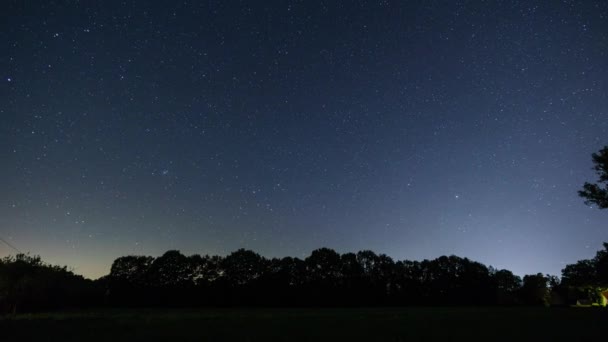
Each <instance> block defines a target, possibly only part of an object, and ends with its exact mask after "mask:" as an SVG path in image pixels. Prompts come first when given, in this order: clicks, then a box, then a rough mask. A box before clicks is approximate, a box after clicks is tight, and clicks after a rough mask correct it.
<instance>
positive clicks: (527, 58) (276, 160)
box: [0, 0, 608, 278]
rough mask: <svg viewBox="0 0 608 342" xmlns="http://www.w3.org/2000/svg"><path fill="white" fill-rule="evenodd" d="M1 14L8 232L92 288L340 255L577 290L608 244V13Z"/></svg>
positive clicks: (31, 4)
mask: <svg viewBox="0 0 608 342" xmlns="http://www.w3.org/2000/svg"><path fill="white" fill-rule="evenodd" d="M1 12H2V15H1V17H2V20H0V28H1V29H0V41H1V44H2V45H1V46H2V48H1V49H0V51H1V52H0V76H1V79H0V164H1V166H0V185H1V188H0V237H1V238H4V239H5V240H6V241H8V242H9V243H11V244H12V245H14V246H15V247H16V248H18V249H19V250H21V251H24V252H28V251H29V252H30V253H33V254H39V255H41V256H42V258H43V259H44V260H46V261H48V262H51V263H57V264H62V265H68V266H69V267H72V268H73V269H74V271H75V272H76V273H80V274H83V275H85V276H87V277H92V278H96V277H99V276H101V275H104V274H107V273H108V272H109V268H110V265H111V263H112V261H113V260H114V259H115V258H117V257H119V256H122V255H128V254H145V255H153V256H158V255H160V254H162V253H163V252H164V251H166V250H169V249H179V250H181V251H182V252H183V253H185V254H193V253H200V254H227V253H229V252H231V251H233V250H236V249H237V248H241V247H243V248H248V249H253V250H255V251H257V252H259V253H260V254H262V255H265V256H268V257H272V256H286V255H290V256H298V257H305V256H307V255H309V253H310V251H311V250H313V249H315V248H319V247H323V246H326V247H330V248H334V249H336V250H337V251H339V252H347V251H358V250H361V249H371V250H374V251H376V252H378V253H386V254H388V255H390V256H391V257H393V258H395V259H399V260H401V259H414V260H420V259H424V258H435V257H438V256H440V255H449V254H456V255H459V256H463V257H469V258H471V259H474V260H477V261H480V262H482V263H484V264H486V265H492V266H494V267H497V268H507V269H510V270H512V271H513V272H515V273H516V274H519V275H524V274H529V273H537V272H543V273H551V274H557V275H559V274H560V270H561V269H562V268H563V267H564V265H565V264H567V263H573V262H575V261H576V260H579V259H583V258H590V257H592V256H593V255H594V254H595V252H596V251H597V250H599V249H600V248H601V243H602V242H603V241H608V211H606V210H604V211H602V210H598V209H597V208H593V207H589V206H586V205H585V204H584V203H583V200H582V199H581V198H579V197H578V196H577V194H576V192H577V190H578V189H580V187H581V185H582V184H583V183H584V182H585V181H595V180H596V177H595V175H594V173H593V171H592V170H591V167H592V163H591V157H590V155H591V153H593V152H596V151H598V150H599V149H600V148H601V147H602V146H604V145H608V96H607V94H608V2H606V1H527V0H526V1H489V2H478V1H415V2H414V1H411V2H405V1H340V2H339V1H250V2H247V1H238V2H237V1H204V2H200V1H186V2H168V1H165V2H160V1H158V2H155V1H151V2H147V1H126V2H124V3H119V2H107V1H84V2H76V1H57V2H52V3H51V2H48V1H40V2H36V1H16V0H14V1H6V2H4V3H3V4H2V11H1ZM14 253H15V251H13V250H12V249H10V248H9V247H8V246H6V245H5V244H1V243H0V256H6V255H8V254H14Z"/></svg>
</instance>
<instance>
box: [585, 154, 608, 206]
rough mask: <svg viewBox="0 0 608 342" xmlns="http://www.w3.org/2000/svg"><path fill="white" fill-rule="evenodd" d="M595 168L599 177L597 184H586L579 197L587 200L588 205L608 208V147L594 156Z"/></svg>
mask: <svg viewBox="0 0 608 342" xmlns="http://www.w3.org/2000/svg"><path fill="white" fill-rule="evenodd" d="M591 156H592V159H593V163H594V164H595V166H594V167H593V170H595V172H596V173H597V175H598V176H599V179H598V181H597V184H592V183H585V184H584V185H583V190H580V191H579V192H578V194H579V196H581V197H583V198H585V199H586V200H585V203H586V204H589V205H590V204H595V205H597V206H598V208H600V209H607V208H608V146H605V147H604V148H603V149H601V150H600V151H599V152H598V153H593V154H592V155H591Z"/></svg>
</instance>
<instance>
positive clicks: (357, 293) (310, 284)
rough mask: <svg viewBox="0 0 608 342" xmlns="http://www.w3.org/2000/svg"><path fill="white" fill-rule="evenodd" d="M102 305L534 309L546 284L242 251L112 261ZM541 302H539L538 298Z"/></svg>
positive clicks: (505, 274)
mask: <svg viewBox="0 0 608 342" xmlns="http://www.w3.org/2000/svg"><path fill="white" fill-rule="evenodd" d="M104 281H106V282H107V285H108V289H109V291H108V300H109V301H110V303H112V304H115V305H176V306H193V305H272V306H282V305H288V306H293V305H297V306H328V305H340V306H368V305H383V306H389V305H493V304H517V303H527V304H539V303H543V298H544V297H543V296H545V295H546V293H547V291H548V278H547V277H545V276H543V275H531V276H526V277H524V280H523V282H522V280H521V279H520V278H519V277H517V276H515V275H514V274H513V273H511V272H510V271H508V270H494V269H492V268H488V267H486V266H484V265H483V264H480V263H478V262H475V261H471V260H469V259H467V258H460V257H457V256H449V257H447V256H442V257H439V258H437V259H434V260H424V261H421V262H418V261H394V260H393V259H391V258H390V257H389V256H387V255H384V254H380V255H378V254H376V253H374V252H372V251H360V252H358V253H356V254H355V253H346V254H339V253H337V252H336V251H334V250H332V249H328V248H321V249H317V250H315V251H313V252H312V253H311V255H310V256H309V257H307V258H305V259H303V260H302V259H298V258H292V257H285V258H281V259H278V258H273V259H266V258H264V257H262V256H260V255H259V254H257V253H255V252H253V251H249V250H244V249H240V250H237V251H235V252H233V253H231V254H229V255H227V256H226V257H220V256H200V255H193V256H185V255H183V254H181V253H180V252H178V251H168V252H166V253H165V254H164V255H162V256H160V257H158V258H152V257H148V256H127V257H121V258H118V259H116V260H115V261H114V263H113V265H112V270H111V273H110V275H109V276H108V277H107V278H106V279H104ZM539 296H540V297H539Z"/></svg>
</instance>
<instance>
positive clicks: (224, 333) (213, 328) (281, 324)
mask: <svg viewBox="0 0 608 342" xmlns="http://www.w3.org/2000/svg"><path fill="white" fill-rule="evenodd" d="M607 329H608V310H605V309H598V308H561V309H558V308H550V309H549V308H383V309H378V308H371V309H192V310H188V309H171V310H160V309H150V310H132V309H125V310H102V311H74V312H63V313H50V314H35V315H18V316H13V317H0V341H7V342H8V341H61V342H63V341H111V342H116V341H539V342H540V341H605V340H606V336H607V333H606V331H607Z"/></svg>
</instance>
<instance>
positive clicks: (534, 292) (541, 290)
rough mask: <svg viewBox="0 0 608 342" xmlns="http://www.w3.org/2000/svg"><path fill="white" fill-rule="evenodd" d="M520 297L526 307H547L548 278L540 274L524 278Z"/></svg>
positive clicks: (548, 296) (548, 293)
mask: <svg viewBox="0 0 608 342" xmlns="http://www.w3.org/2000/svg"><path fill="white" fill-rule="evenodd" d="M521 296H522V299H523V300H524V302H525V303H526V304H528V305H543V306H549V304H550V303H549V301H550V289H549V277H546V276H544V275H543V274H542V273H537V274H532V275H526V276H524V282H523V286H522V288H521Z"/></svg>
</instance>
